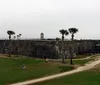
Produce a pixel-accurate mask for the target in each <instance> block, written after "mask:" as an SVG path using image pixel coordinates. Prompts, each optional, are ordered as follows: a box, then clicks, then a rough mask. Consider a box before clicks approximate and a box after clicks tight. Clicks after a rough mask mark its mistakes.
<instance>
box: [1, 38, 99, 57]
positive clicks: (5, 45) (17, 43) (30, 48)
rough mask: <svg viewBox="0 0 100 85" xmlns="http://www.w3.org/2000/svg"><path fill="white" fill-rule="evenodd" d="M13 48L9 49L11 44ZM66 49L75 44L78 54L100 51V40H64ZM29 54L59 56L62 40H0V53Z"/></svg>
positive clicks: (32, 55) (34, 55)
mask: <svg viewBox="0 0 100 85" xmlns="http://www.w3.org/2000/svg"><path fill="white" fill-rule="evenodd" d="M10 44H11V48H10V49H9V45H10ZM64 44H65V47H64V48H65V51H67V52H69V48H70V47H72V46H73V52H74V53H76V54H87V53H100V40H75V41H74V42H73V43H72V42H71V41H64ZM8 50H11V53H12V54H16V55H28V56H31V57H40V58H45V57H48V58H59V53H60V52H61V41H56V40H11V42H9V40H0V53H8Z"/></svg>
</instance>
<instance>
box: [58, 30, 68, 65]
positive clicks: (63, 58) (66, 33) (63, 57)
mask: <svg viewBox="0 0 100 85" xmlns="http://www.w3.org/2000/svg"><path fill="white" fill-rule="evenodd" d="M59 32H60V33H61V34H62V47H61V53H62V63H65V56H64V36H65V35H68V34H69V33H68V31H67V30H64V29H61V30H59Z"/></svg>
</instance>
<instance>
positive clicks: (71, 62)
mask: <svg viewBox="0 0 100 85" xmlns="http://www.w3.org/2000/svg"><path fill="white" fill-rule="evenodd" d="M69 50H70V64H71V65H72V64H73V61H72V57H73V55H72V54H73V53H72V47H70V48H69Z"/></svg>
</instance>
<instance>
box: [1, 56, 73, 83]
mask: <svg viewBox="0 0 100 85" xmlns="http://www.w3.org/2000/svg"><path fill="white" fill-rule="evenodd" d="M23 64H25V65H26V67H27V69H25V70H23V69H22V68H21V67H22V65H23ZM72 69H74V67H72V66H63V65H60V64H58V63H50V62H49V63H45V61H43V60H34V59H29V58H19V59H13V58H0V85H5V84H8V83H14V82H18V81H24V80H28V79H34V78H39V77H44V76H48V75H53V74H56V73H61V72H64V71H69V70H72Z"/></svg>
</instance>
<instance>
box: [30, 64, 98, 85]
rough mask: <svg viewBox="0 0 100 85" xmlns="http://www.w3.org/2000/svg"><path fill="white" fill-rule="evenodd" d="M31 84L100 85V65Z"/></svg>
mask: <svg viewBox="0 0 100 85" xmlns="http://www.w3.org/2000/svg"><path fill="white" fill-rule="evenodd" d="M31 85H100V65H99V67H97V68H93V69H91V70H88V71H84V72H80V73H75V74H72V75H68V76H64V77H61V78H57V79H53V80H50V81H45V82H41V83H36V84H31Z"/></svg>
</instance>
